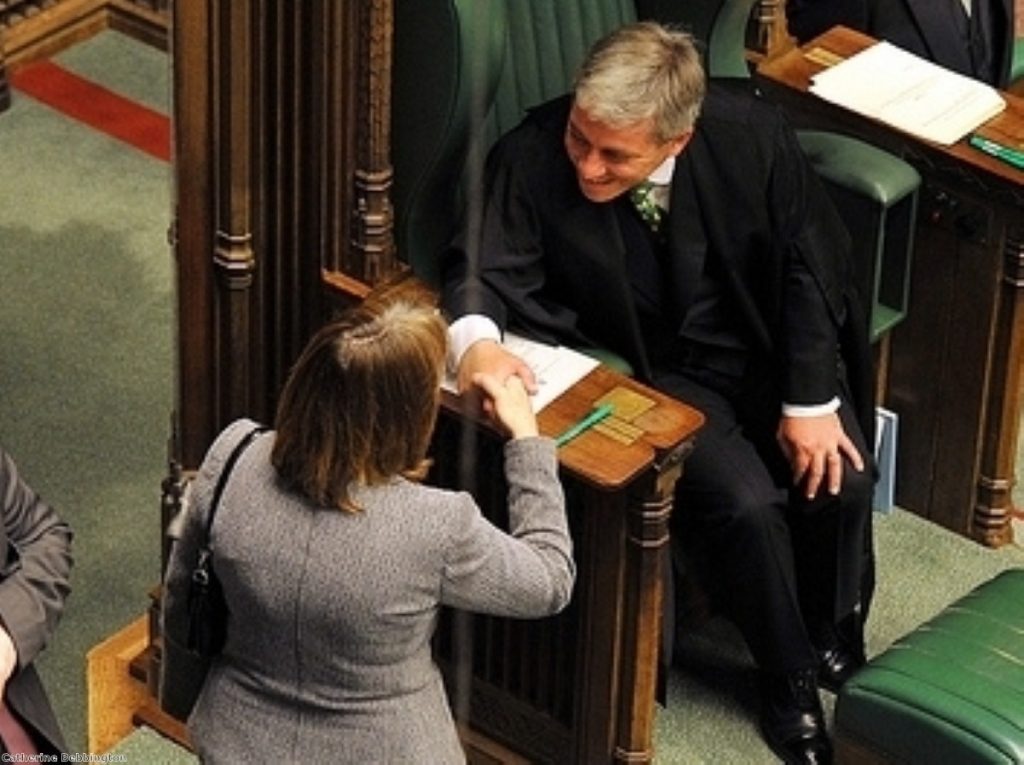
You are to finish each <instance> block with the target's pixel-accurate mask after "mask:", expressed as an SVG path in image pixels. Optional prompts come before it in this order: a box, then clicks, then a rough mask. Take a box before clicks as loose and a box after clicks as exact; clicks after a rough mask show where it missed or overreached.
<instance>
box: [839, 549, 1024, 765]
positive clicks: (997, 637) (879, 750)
mask: <svg viewBox="0 0 1024 765" xmlns="http://www.w3.org/2000/svg"><path fill="white" fill-rule="evenodd" d="M835 739H836V761H837V762H839V763H858V765H860V763H906V764H907V765H914V764H916V763H922V764H924V763H928V765H933V764H934V763H950V764H951V765H952V764H953V763H955V764H956V765H975V764H978V765H980V764H981V763H985V764H986V765H991V764H992V763H1001V764H1004V765H1010V764H1011V763H1024V569H1012V570H1009V571H1005V572H1003V573H1001V574H999V575H998V576H996V577H995V578H993V579H992V580H990V581H988V582H986V583H985V584H982V585H980V586H979V587H977V588H976V589H974V590H973V591H972V592H970V593H969V594H967V595H965V596H964V597H963V598H961V599H960V600H958V601H956V602H955V603H953V604H952V605H950V606H949V607H948V608H946V609H945V610H944V611H943V612H942V613H940V614H939V615H938V616H936V617H935V618H934V619H932V620H931V621H929V622H927V623H925V624H924V625H922V626H921V627H919V628H918V629H916V630H914V631H913V632H912V633H910V634H909V635H907V636H906V637H904V638H902V639H901V640H899V641H897V642H896V643H895V644H893V646H892V647H891V648H889V649H888V650H887V651H885V652H884V653H882V654H881V655H880V656H878V657H876V658H874V659H872V660H871V661H870V662H869V663H868V665H867V666H866V667H865V668H864V669H863V670H861V671H860V672H859V673H857V674H856V675H854V677H853V678H851V679H850V680H849V681H848V682H847V684H846V685H845V686H844V687H843V689H842V691H841V692H840V693H839V697H838V699H837V701H836V711H835Z"/></svg>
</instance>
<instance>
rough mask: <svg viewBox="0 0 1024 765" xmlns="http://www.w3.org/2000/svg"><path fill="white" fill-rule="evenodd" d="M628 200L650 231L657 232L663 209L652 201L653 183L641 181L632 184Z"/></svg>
mask: <svg viewBox="0 0 1024 765" xmlns="http://www.w3.org/2000/svg"><path fill="white" fill-rule="evenodd" d="M629 201H630V202H632V203H633V207H635V208H636V211H637V212H638V213H640V217H641V218H642V219H643V221H644V223H646V224H647V225H648V226H649V227H650V229H651V231H653V232H654V233H658V231H659V229H660V228H661V216H662V214H663V213H664V210H662V209H661V207H659V206H658V203H657V202H656V201H654V184H653V183H651V182H650V181H643V182H642V183H639V184H637V185H636V186H634V187H633V188H632V189H630V191H629Z"/></svg>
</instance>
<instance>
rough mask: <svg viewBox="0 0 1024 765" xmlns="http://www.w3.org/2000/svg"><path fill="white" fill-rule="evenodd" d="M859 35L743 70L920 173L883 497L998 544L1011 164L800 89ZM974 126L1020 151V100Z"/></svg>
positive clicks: (1016, 364)
mask: <svg viewBox="0 0 1024 765" xmlns="http://www.w3.org/2000/svg"><path fill="white" fill-rule="evenodd" d="M872 42H873V40H872V39H871V38H870V37H867V36H865V35H862V34H859V33H857V32H854V31H852V30H849V29H845V28H842V27H837V28H835V29H832V30H830V31H828V32H827V33H825V34H824V35H822V36H821V37H818V38H816V39H815V40H812V41H810V42H809V43H808V44H807V45H805V46H803V47H802V48H798V49H794V50H792V51H789V52H788V53H786V54H784V55H782V56H780V57H778V58H776V59H774V60H772V61H767V62H765V63H764V64H762V65H761V67H760V68H759V69H758V73H757V77H758V82H759V85H760V86H761V88H762V89H763V90H764V91H765V93H766V94H767V95H768V96H769V97H771V98H773V99H775V100H776V101H778V102H779V103H781V104H783V105H784V106H785V107H786V108H787V110H788V111H789V113H790V115H791V117H792V119H793V122H794V124H796V126H797V127H807V128H818V129H826V130H835V131H837V132H842V133H847V134H850V135H854V136H856V137H859V138H862V139H863V140H866V141H868V142H870V143H873V144H875V145H877V146H880V147H881V148H883V149H886V150H887V151H890V152H892V153H893V154H895V155H897V156H900V157H902V158H903V159H905V160H907V161H908V162H910V163H911V164H912V165H914V167H915V168H916V169H917V170H918V172H920V174H921V177H922V189H921V198H920V201H919V208H918V224H917V230H916V234H915V236H916V243H915V248H914V254H913V257H914V263H913V267H912V274H911V282H910V290H911V294H910V305H909V310H908V316H907V319H906V320H905V321H904V322H903V323H902V324H901V325H899V326H898V327H896V329H895V330H894V332H893V334H892V338H891V346H890V358H889V372H888V378H887V385H886V388H885V390H884V401H885V404H886V406H888V407H889V408H890V409H892V410H894V411H895V412H897V413H898V414H899V416H900V432H899V447H898V464H897V475H896V501H897V503H898V504H899V505H900V506H902V507H905V508H907V509H910V510H913V511H914V512H917V513H919V514H921V515H923V516H925V517H927V518H930V519H932V520H934V521H936V522H938V523H940V524H942V525H943V526H946V527H947V528H950V529H952V530H954V531H957V532H959V533H962V534H967V535H970V536H973V537H974V538H976V539H978V540H981V541H983V542H985V543H987V544H991V545H999V544H1002V543H1004V542H1007V541H1009V540H1010V539H1011V538H1012V531H1011V527H1010V515H1009V513H1010V510H1011V509H1012V498H1011V489H1012V487H1013V484H1014V464H1015V461H1016V448H1017V432H1018V426H1019V422H1020V416H1021V398H1022V383H1024V380H1022V377H1021V359H1022V352H1024V292H1022V287H1024V172H1021V171H1019V170H1016V169H1014V168H1013V167H1012V166H1010V165H1008V164H1005V163H1003V162H1000V161H998V160H996V159H993V158H991V157H989V156H987V155H985V154H982V153H981V152H979V151H976V150H975V149H972V148H971V147H970V146H968V145H967V143H966V142H965V141H961V142H959V143H957V144H956V145H954V146H950V147H943V146H938V145H935V144H931V143H929V142H926V141H922V140H919V139H916V138H913V137H911V136H908V135H905V134H902V133H900V132H898V131H896V130H895V129H893V128H890V127H888V126H886V125H883V124H881V123H878V122H875V121H873V120H870V119H867V118H864V117H861V116H860V115H857V114H854V113H853V112H850V111H847V110H845V109H842V108H841V107H838V106H834V105H832V104H829V103H827V102H825V101H823V100H821V99H818V98H816V97H815V96H813V95H811V94H810V93H808V92H807V90H808V85H809V82H810V78H811V77H812V76H813V75H814V74H815V73H817V72H818V71H820V70H821V69H822V68H823V65H822V64H820V63H816V62H815V60H814V58H816V56H814V55H813V53H812V55H811V57H808V55H807V54H808V53H811V52H812V51H813V50H814V49H815V48H819V49H822V50H824V51H827V52H830V53H833V54H836V55H838V56H840V57H846V56H849V55H851V54H853V53H855V52H857V51H859V50H862V49H863V48H864V47H866V46H867V45H870V44H871V43H872ZM1005 95H1006V100H1007V102H1008V108H1007V110H1006V111H1005V112H1004V113H1002V114H1000V115H998V116H997V117H995V118H993V119H992V120H990V121H989V122H988V123H986V124H985V125H984V126H982V128H980V129H979V132H980V133H982V134H983V135H986V136H988V137H991V138H994V139H995V140H997V141H999V142H1000V143H1004V144H1007V145H1015V146H1017V147H1018V148H1024V99H1022V98H1020V97H1017V96H1013V95H1011V94H1005Z"/></svg>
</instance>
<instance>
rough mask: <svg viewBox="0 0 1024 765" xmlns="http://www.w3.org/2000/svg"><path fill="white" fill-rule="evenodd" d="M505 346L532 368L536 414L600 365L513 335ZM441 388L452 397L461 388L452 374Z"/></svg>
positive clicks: (508, 334) (562, 348)
mask: <svg viewBox="0 0 1024 765" xmlns="http://www.w3.org/2000/svg"><path fill="white" fill-rule="evenodd" d="M503 345H504V346H505V348H506V349H507V350H509V351H511V352H512V353H514V354H515V355H516V356H518V357H519V358H521V359H522V360H523V361H525V362H526V363H527V364H529V365H530V368H531V369H532V370H533V374H534V376H535V377H536V378H537V393H536V394H534V396H533V411H535V412H539V411H540V410H541V409H543V408H544V407H546V406H547V405H548V404H550V403H551V402H552V401H554V400H555V399H556V398H558V397H559V396H561V395H562V394H563V393H565V392H566V391H567V390H569V388H571V387H572V386H573V385H575V384H576V383H577V382H579V381H580V380H582V379H583V378H584V377H586V376H587V374H589V373H590V371H591V370H593V369H594V368H595V367H597V365H598V363H599V362H598V361H597V359H595V358H593V357H591V356H587V355H585V354H583V353H580V352H579V351H576V350H573V349H572V348H567V347H566V346H564V345H547V344H545V343H539V342H537V341H536V340H530V339H529V338H526V337H522V336H521V335H516V334H514V333H512V332H506V333H505V341H504V343H503ZM441 387H442V388H444V389H445V390H447V391H450V392H452V393H457V392H458V384H457V382H456V380H455V377H454V376H453V375H451V374H449V375H448V377H447V378H446V379H445V380H444V381H443V382H442V383H441Z"/></svg>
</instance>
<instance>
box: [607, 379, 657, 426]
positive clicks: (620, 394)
mask: <svg viewBox="0 0 1024 765" xmlns="http://www.w3.org/2000/svg"><path fill="white" fill-rule="evenodd" d="M600 404H611V405H612V408H613V409H612V413H613V414H614V416H615V417H616V418H617V419H620V420H625V421H626V422H632V421H633V420H635V419H636V418H637V417H639V416H640V415H641V414H643V413H644V412H646V411H647V410H648V409H651V408H653V407H654V405H655V401H654V399H651V398H647V396H644V395H641V394H640V393H637V392H636V391H632V390H630V389H629V388H624V387H622V386H621V385H616V386H615V387H614V388H612V389H611V390H610V391H608V392H607V393H605V394H604V395H603V396H601V398H599V399H598V400H597V401H596V402H595V405H600Z"/></svg>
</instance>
